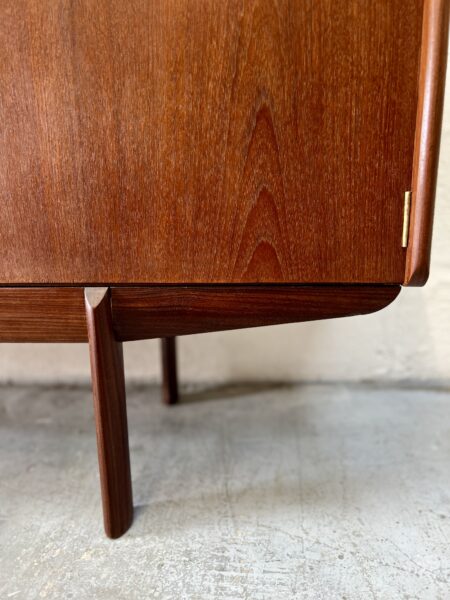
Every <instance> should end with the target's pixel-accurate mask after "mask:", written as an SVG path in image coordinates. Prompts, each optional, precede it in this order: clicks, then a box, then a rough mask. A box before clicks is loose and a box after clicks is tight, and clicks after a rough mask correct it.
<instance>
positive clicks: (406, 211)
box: [402, 192, 411, 248]
mask: <svg viewBox="0 0 450 600" xmlns="http://www.w3.org/2000/svg"><path fill="white" fill-rule="evenodd" d="M410 212H411V192H405V203H404V205H403V232H402V248H407V247H408V235H409V213H410Z"/></svg>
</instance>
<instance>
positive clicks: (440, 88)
mask: <svg viewBox="0 0 450 600" xmlns="http://www.w3.org/2000/svg"><path fill="white" fill-rule="evenodd" d="M449 12H450V1H449V0H426V1H425V7H424V22H423V33H422V35H423V40H422V54H421V59H420V80H419V104H418V109H417V127H416V140H415V148H414V168H413V179H412V192H413V194H412V207H411V221H410V230H409V246H408V252H407V257H406V273H405V282H404V283H405V284H406V285H424V284H425V283H426V281H427V279H428V274H429V269H430V254H431V238H432V230H433V214H434V199H435V194H436V180H437V170H438V163H439V146H440V138H441V126H442V113H443V107H444V88H445V75H446V70H447V52H448V29H449Z"/></svg>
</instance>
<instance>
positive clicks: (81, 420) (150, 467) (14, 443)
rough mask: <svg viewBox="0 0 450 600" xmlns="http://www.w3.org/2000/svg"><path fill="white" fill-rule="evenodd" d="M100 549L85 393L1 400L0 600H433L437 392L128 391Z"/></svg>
mask: <svg viewBox="0 0 450 600" xmlns="http://www.w3.org/2000/svg"><path fill="white" fill-rule="evenodd" d="M129 426H130V435H131V440H130V442H131V453H132V471H133V482H134V499H135V505H136V507H137V508H136V515H135V522H134V524H133V526H132V528H131V530H130V531H129V533H128V534H127V535H125V536H124V537H123V538H121V539H120V540H117V541H110V540H108V539H106V538H105V537H104V536H103V532H102V521H101V511H100V493H99V485H98V475H97V463H96V461H97V458H96V448H95V439H94V435H95V434H94V426H93V421H92V409H91V399H90V392H89V390H88V389H86V388H84V389H78V388H56V387H46V388H38V387H14V388H13V387H4V388H0V478H1V479H0V598H1V599H2V600H3V599H7V598H17V599H20V600H22V599H23V600H27V599H36V598H55V599H56V598H57V599H58V600H59V599H64V598H76V599H77V600H78V599H84V598H86V599H87V598H89V599H92V598H95V599H97V598H98V599H105V600H116V599H124V600H125V599H127V600H128V599H130V600H131V599H137V598H139V599H144V598H145V599H147V598H148V599H153V598H158V599H177V600H178V599H202V600H203V599H204V600H210V599H220V600H223V599H230V600H231V599H245V598H247V599H249V600H263V599H264V600H265V599H270V600H285V599H291V598H301V599H303V598H304V599H322V598H323V599H326V600H328V599H332V600H334V599H344V598H345V599H347V600H350V599H364V600H365V599H366V598H369V599H370V598H380V599H383V600H385V599H388V600H392V599H396V598H401V599H407V598H408V599H413V598H417V599H420V600H422V599H428V598H429V599H432V600H439V599H449V598H450V545H449V542H450V485H449V479H450V478H449V472H450V469H449V467H450V393H445V392H433V391H410V390H392V389H382V388H374V387H370V386H366V387H364V386H350V387H349V386H344V385H338V386H325V385H317V386H296V387H282V386H266V387H264V386H259V387H241V388H221V389H218V388H212V389H210V390H203V391H202V390H197V391H195V392H191V393H190V394H188V397H187V399H186V402H185V403H184V404H182V405H180V406H178V407H174V408H167V407H164V406H161V405H160V403H159V390H158V389H157V388H151V389H149V388H143V387H141V388H132V389H130V390H129Z"/></svg>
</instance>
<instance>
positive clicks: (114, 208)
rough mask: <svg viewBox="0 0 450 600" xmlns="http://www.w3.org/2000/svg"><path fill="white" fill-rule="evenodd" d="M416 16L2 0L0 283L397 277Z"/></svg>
mask: <svg viewBox="0 0 450 600" xmlns="http://www.w3.org/2000/svg"><path fill="white" fill-rule="evenodd" d="M436 1H438V0H436ZM422 13H423V0H389V1H387V0H386V1H376V2H369V1H365V0H302V1H298V0H282V1H280V2H274V1H273V0H220V1H219V0H170V1H167V0H127V1H126V2H124V1H123V0H108V1H105V0H99V1H98V2H93V1H90V0H79V1H77V2H71V1H69V0H61V1H59V2H42V1H41V0H3V1H2V2H1V3H0V123H1V127H0V155H1V157H2V158H1V161H0V194H1V197H0V202H1V206H0V240H1V247H2V252H1V253H0V283H3V284H10V285H14V284H42V283H45V284H58V283H69V284H114V283H117V284H126V283H143V284H147V283H220V282H222V283H243V282H266V283H267V282H278V283H283V282H298V283H322V282H327V283H333V282H336V283H339V282H341V283H358V282H369V283H370V282H372V283H401V282H402V281H403V280H404V270H405V251H404V250H403V249H402V248H401V232H402V215H403V196H404V192H405V190H407V189H409V188H410V184H411V175H412V158H413V148H414V132H415V123H416V110H417V96H418V78H417V73H418V68H419V54H420V45H421V28H422Z"/></svg>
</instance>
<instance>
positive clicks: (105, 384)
mask: <svg viewBox="0 0 450 600" xmlns="http://www.w3.org/2000/svg"><path fill="white" fill-rule="evenodd" d="M85 306H86V321H87V328H88V338H89V352H90V358H91V372H92V389H93V395H94V408H95V422H96V429H97V447H98V461H99V466H100V481H101V488H102V502H103V519H104V523H105V531H106V535H108V536H109V537H110V538H117V537H119V536H121V535H122V534H123V533H125V531H126V530H127V529H128V528H129V527H130V525H131V522H132V519H133V499H132V491H131V473H130V454H129V449H128V426H127V411H126V401H125V379H124V368H123V354H122V344H121V343H119V342H117V341H116V340H115V339H114V334H113V328H112V317H111V302H110V292H109V289H108V288H87V289H86V290H85Z"/></svg>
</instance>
